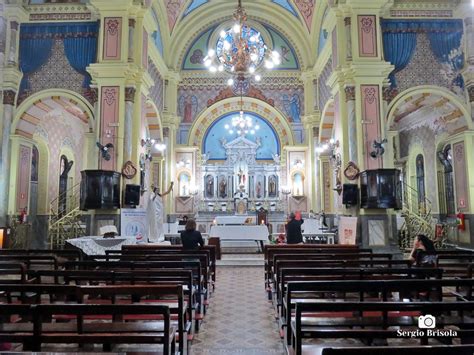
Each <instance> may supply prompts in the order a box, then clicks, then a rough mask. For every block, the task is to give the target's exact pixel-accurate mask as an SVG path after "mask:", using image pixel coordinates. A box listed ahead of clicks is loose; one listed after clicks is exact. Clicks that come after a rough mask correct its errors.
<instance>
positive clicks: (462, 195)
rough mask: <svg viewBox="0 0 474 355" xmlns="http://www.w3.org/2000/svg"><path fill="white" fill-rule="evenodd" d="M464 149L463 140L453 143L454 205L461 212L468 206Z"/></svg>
mask: <svg viewBox="0 0 474 355" xmlns="http://www.w3.org/2000/svg"><path fill="white" fill-rule="evenodd" d="M464 150H465V149H464V142H460V143H456V144H453V152H454V179H455V181H456V206H457V208H458V210H460V211H461V212H462V211H465V210H467V208H468V207H469V202H468V198H469V195H468V191H467V176H466V156H465V152H464Z"/></svg>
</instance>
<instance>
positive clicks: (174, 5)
mask: <svg viewBox="0 0 474 355" xmlns="http://www.w3.org/2000/svg"><path fill="white" fill-rule="evenodd" d="M185 3H186V0H165V5H166V12H167V14H168V25H169V28H170V33H171V32H173V28H174V25H175V24H176V21H177V20H178V17H179V14H180V13H181V10H182V9H183V6H184V4H185Z"/></svg>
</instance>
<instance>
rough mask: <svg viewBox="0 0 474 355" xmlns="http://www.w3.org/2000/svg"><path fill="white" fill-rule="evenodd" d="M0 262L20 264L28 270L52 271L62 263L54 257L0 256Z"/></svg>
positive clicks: (61, 260)
mask: <svg viewBox="0 0 474 355" xmlns="http://www.w3.org/2000/svg"><path fill="white" fill-rule="evenodd" d="M0 261H9V262H20V263H23V264H25V266H26V268H27V269H28V270H39V269H54V270H56V269H57V268H58V266H59V265H60V264H61V263H62V262H63V261H64V260H63V259H60V258H58V257H57V256H55V255H19V254H12V255H10V254H4V255H1V254H0Z"/></svg>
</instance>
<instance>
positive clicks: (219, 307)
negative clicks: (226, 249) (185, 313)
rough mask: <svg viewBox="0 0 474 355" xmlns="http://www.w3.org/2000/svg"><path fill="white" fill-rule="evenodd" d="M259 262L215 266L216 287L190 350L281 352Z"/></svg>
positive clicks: (214, 354) (256, 354)
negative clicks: (256, 263)
mask: <svg viewBox="0 0 474 355" xmlns="http://www.w3.org/2000/svg"><path fill="white" fill-rule="evenodd" d="M263 275H264V270H263V266H258V267H255V266H247V267H236V266H218V267H217V287H216V291H215V293H214V294H213V296H212V298H211V302H210V306H209V310H208V313H207V314H206V316H205V318H204V322H203V324H202V328H201V330H200V331H199V333H198V334H197V336H196V337H195V339H194V341H193V344H192V346H191V354H193V355H201V354H206V355H207V354H211V355H217V354H243V355H247V354H248V355H259V354H262V355H266V354H272V355H273V354H278V355H280V354H285V353H286V352H285V350H284V346H283V342H282V340H281V339H280V337H279V336H278V325H277V323H276V321H275V317H274V315H273V308H272V305H271V303H270V302H269V301H268V300H267V297H266V293H265V288H264V285H263Z"/></svg>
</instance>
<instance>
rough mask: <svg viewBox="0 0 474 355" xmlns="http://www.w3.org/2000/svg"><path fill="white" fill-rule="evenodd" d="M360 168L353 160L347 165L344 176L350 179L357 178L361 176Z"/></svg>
mask: <svg viewBox="0 0 474 355" xmlns="http://www.w3.org/2000/svg"><path fill="white" fill-rule="evenodd" d="M359 173H360V169H359V167H358V166H357V165H356V163H354V162H353V161H350V162H349V163H347V167H346V168H345V169H344V176H345V177H346V178H348V179H349V180H355V179H357V178H358V177H359Z"/></svg>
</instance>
